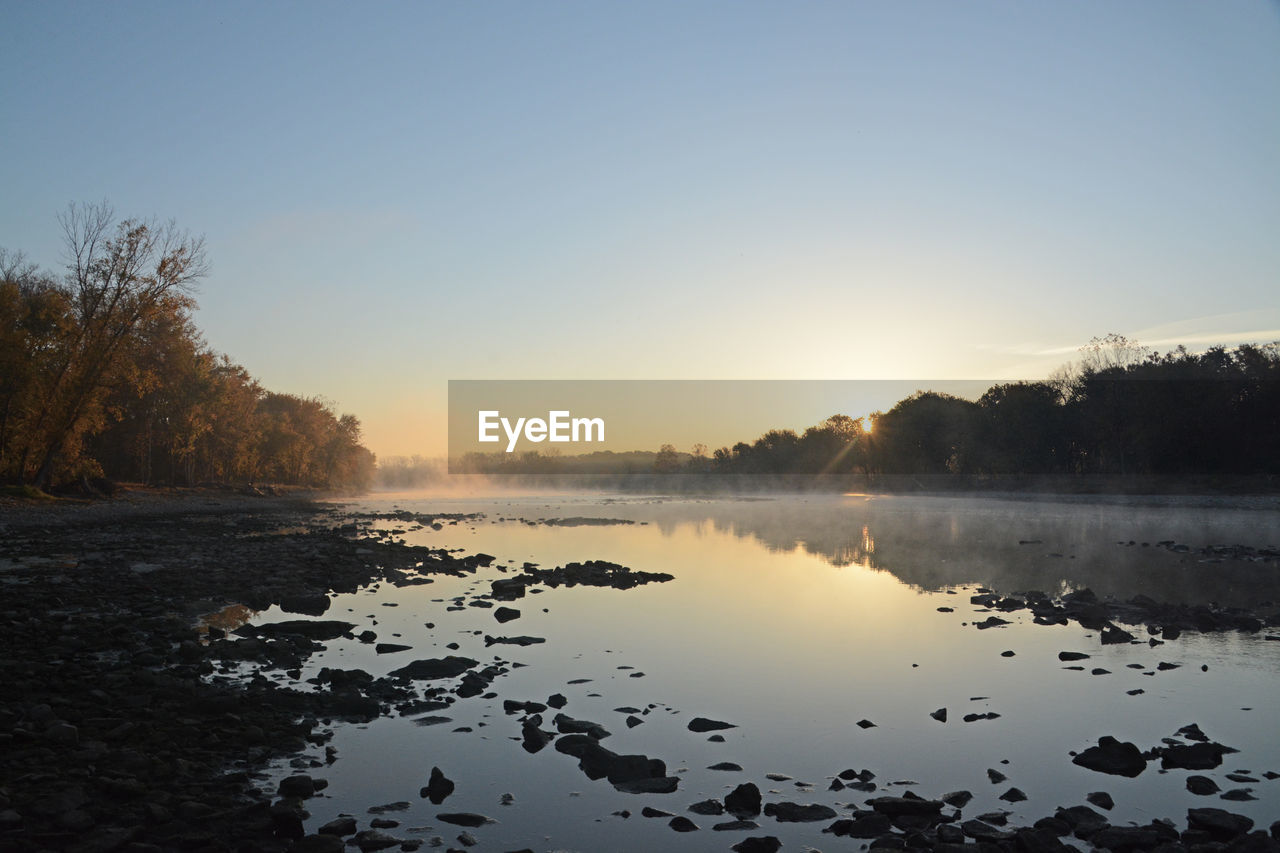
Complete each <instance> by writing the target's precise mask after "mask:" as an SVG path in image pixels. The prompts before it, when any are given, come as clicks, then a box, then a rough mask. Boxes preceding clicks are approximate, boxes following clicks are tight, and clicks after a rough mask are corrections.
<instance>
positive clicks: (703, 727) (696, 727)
mask: <svg viewBox="0 0 1280 853" xmlns="http://www.w3.org/2000/svg"><path fill="white" fill-rule="evenodd" d="M736 728H737V726H736V725H734V724H733V723H725V722H721V721H720V720H709V719H707V718H706V717H694V718H693V719H692V720H690V721H689V731H691V732H698V733H702V732H714V731H719V730H721V729H736Z"/></svg>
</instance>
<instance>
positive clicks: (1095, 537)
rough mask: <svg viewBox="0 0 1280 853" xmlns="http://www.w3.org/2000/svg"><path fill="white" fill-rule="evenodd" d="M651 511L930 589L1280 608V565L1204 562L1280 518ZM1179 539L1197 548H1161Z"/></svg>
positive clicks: (857, 503)
mask: <svg viewBox="0 0 1280 853" xmlns="http://www.w3.org/2000/svg"><path fill="white" fill-rule="evenodd" d="M651 511H652V512H653V513H654V517H653V518H652V521H653V522H654V523H655V524H656V526H657V527H658V528H659V529H660V530H662V531H663V533H664V534H667V535H670V534H671V533H672V532H673V531H674V530H676V529H677V528H679V527H681V526H683V525H687V524H690V523H692V524H696V525H699V526H701V525H703V524H706V525H709V526H710V528H711V529H713V530H715V531H717V532H719V533H724V534H731V535H733V536H736V537H738V538H741V539H749V540H752V541H755V542H757V543H759V544H760V545H761V546H762V547H764V548H766V549H768V550H769V551H772V552H775V553H803V554H809V555H812V556H816V557H819V558H820V559H823V560H825V561H826V562H828V563H830V564H832V565H834V566H838V567H846V566H865V567H867V568H871V569H876V570H882V571H888V572H890V573H892V574H893V575H894V576H895V577H897V578H898V579H899V580H901V581H902V582H903V583H906V584H908V585H910V586H913V587H917V588H919V589H923V590H930V591H936V590H941V589H945V588H948V587H953V586H957V585H963V584H981V585H983V586H989V587H991V588H993V589H998V590H1001V591H1004V592H1019V591H1027V590H1033V589H1035V590H1040V591H1043V592H1046V593H1049V594H1053V595H1057V594H1061V593H1063V592H1066V591H1069V590H1071V589H1076V588H1079V587H1083V586H1088V587H1090V588H1092V589H1093V590H1094V591H1095V592H1097V593H1098V594H1099V595H1112V596H1115V597H1117V598H1129V597H1132V596H1134V595H1138V594H1144V595H1149V596H1151V597H1152V598H1155V599H1157V600H1164V601H1181V602H1188V603H1197V602H1218V603H1220V604H1223V605H1235V606H1253V605H1256V604H1257V602H1258V601H1264V600H1280V571H1277V567H1276V565H1275V564H1274V563H1258V562H1250V561H1248V560H1238V559H1224V560H1221V561H1218V562H1211V561H1208V560H1206V559H1205V557H1204V556H1203V555H1200V554H1198V553H1196V549H1199V548H1202V547H1204V546H1207V545H1211V544H1229V545H1230V544H1237V543H1238V544H1244V545H1251V546H1256V547H1265V546H1267V545H1270V544H1274V543H1277V542H1280V515H1278V514H1276V513H1274V512H1268V511H1259V510H1249V509H1226V508H1206V507H1193V506H1159V507H1158V506H1138V505H1121V504H1071V503H1058V502H1051V501H1042V502H1027V501H1007V500H997V499H989V498H955V497H904V496H898V497H849V498H823V497H780V498H777V499H773V500H751V501H733V500H723V501H708V502H701V501H698V502H691V501H672V502H667V503H664V504H660V505H657V506H654V507H652V508H651ZM1169 540H1173V541H1174V542H1177V543H1185V544H1186V545H1188V546H1190V548H1191V551H1190V552H1180V551H1175V550H1173V549H1172V548H1169V547H1164V546H1160V545H1158V544H1157V543H1161V542H1168V541H1169ZM1130 541H1132V542H1133V544H1132V545H1130V544H1128V543H1129V542H1130ZM1144 542H1145V543H1147V545H1146V546H1144V545H1143V543H1144ZM1121 543H1123V544H1121Z"/></svg>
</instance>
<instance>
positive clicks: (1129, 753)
mask: <svg viewBox="0 0 1280 853" xmlns="http://www.w3.org/2000/svg"><path fill="white" fill-rule="evenodd" d="M1071 763H1072V764H1078V765H1080V766H1081V767H1084V768H1085V769H1087V770H1093V771H1096V772H1098V773H1110V774H1112V775H1113V776H1129V777H1134V776H1138V775H1139V774H1141V773H1142V771H1143V770H1146V769H1147V760H1146V759H1145V758H1143V757H1142V750H1140V749H1138V747H1137V745H1136V744H1132V743H1129V742H1127V741H1126V742H1121V741H1118V740H1116V739H1115V738H1113V737H1111V736H1110V735H1103V736H1102V737H1100V738H1098V745H1097V746H1091V747H1089V748H1088V749H1086V750H1085V751H1084V752H1082V753H1080V754H1079V755H1077V756H1076V757H1075V758H1073V759H1071Z"/></svg>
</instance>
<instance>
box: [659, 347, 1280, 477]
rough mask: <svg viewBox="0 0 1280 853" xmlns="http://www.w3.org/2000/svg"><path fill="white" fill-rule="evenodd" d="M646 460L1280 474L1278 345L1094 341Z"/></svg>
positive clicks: (859, 470) (798, 466) (688, 466)
mask: <svg viewBox="0 0 1280 853" xmlns="http://www.w3.org/2000/svg"><path fill="white" fill-rule="evenodd" d="M655 470H659V471H662V470H666V471H679V470H683V471H701V472H715V473H725V474H795V473H807V474H861V475H863V476H867V477H875V476H877V475H913V476H919V475H927V476H938V475H947V476H951V477H956V478H971V477H1002V476H1026V475H1108V476H1110V475H1118V476H1193V475H1231V476H1252V475H1274V474H1280V344H1277V343H1270V344H1264V345H1258V344H1243V345H1241V346H1238V347H1235V348H1230V349H1228V348H1226V347H1221V346H1219V347H1213V348H1211V349H1209V350H1207V351H1205V352H1203V353H1193V352H1189V351H1188V350H1187V349H1186V348H1185V347H1181V346H1180V347H1178V348H1176V349H1174V350H1172V351H1169V352H1166V353H1163V354H1160V353H1158V352H1157V351H1155V350H1151V349H1148V348H1146V347H1142V346H1140V345H1138V344H1137V343H1135V342H1133V341H1130V340H1128V339H1126V338H1124V337H1122V336H1120V335H1114V334H1112V335H1108V336H1106V337H1105V338H1094V339H1093V340H1092V341H1091V342H1090V343H1089V345H1088V346H1086V347H1084V348H1082V357H1081V359H1080V360H1079V361H1078V362H1076V363H1074V364H1072V365H1068V366H1067V367H1065V368H1063V369H1062V370H1060V371H1058V372H1057V373H1056V375H1055V376H1054V377H1053V378H1051V379H1048V380H1044V381H1038V382H1010V383H1005V384H997V385H993V386H992V387H991V388H989V389H988V390H987V392H986V393H985V394H983V395H982V396H981V397H980V398H979V399H977V400H976V401H973V400H965V399H962V398H959V397H955V396H952V395H949V394H942V393H937V392H934V391H917V392H916V393H915V394H913V395H911V396H910V397H907V398H906V399H904V400H901V401H899V402H898V403H897V404H896V405H894V406H893V407H892V408H891V409H889V411H887V412H875V413H873V414H871V415H870V416H868V417H867V418H865V419H864V418H851V417H849V416H847V415H833V416H832V417H830V418H828V419H827V420H825V421H823V422H822V423H821V424H817V425H816V426H812V427H809V428H808V429H806V430H805V431H804V432H803V433H796V432H795V431H794V430H786V429H779V430H770V431H768V432H766V433H765V434H764V435H762V436H760V437H759V438H757V439H756V440H755V441H754V442H752V443H750V444H748V443H746V442H739V443H737V444H735V445H734V446H733V447H722V448H720V449H718V450H716V451H715V452H714V453H713V454H712V455H710V456H709V457H708V456H705V455H701V454H699V453H697V452H696V449H695V452H694V453H693V454H689V455H687V456H682V455H681V454H678V453H676V451H675V449H674V448H673V447H671V446H670V445H666V446H664V447H663V448H662V450H661V451H659V454H658V458H657V460H656V461H655Z"/></svg>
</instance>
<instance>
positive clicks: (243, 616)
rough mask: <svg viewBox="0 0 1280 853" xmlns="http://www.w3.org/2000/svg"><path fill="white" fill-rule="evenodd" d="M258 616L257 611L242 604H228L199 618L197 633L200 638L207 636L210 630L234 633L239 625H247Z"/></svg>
mask: <svg viewBox="0 0 1280 853" xmlns="http://www.w3.org/2000/svg"><path fill="white" fill-rule="evenodd" d="M257 615H258V611H256V610H254V609H252V608H250V607H248V606H246V605H244V604H228V605H227V606H226V607H224V608H222V609H221V610H215V611H214V612H213V613H206V614H205V615H203V616H201V617H200V624H199V626H197V628H196V631H197V633H199V634H201V635H202V636H204V635H208V633H209V629H210V628H218V629H219V630H222V631H234V630H235V629H236V628H239V627H240V626H241V625H247V624H249V623H250V622H252V621H253V618H254V617H255V616H257Z"/></svg>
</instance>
